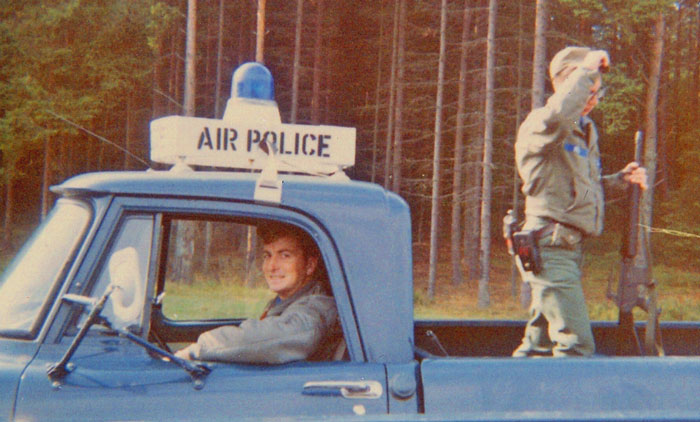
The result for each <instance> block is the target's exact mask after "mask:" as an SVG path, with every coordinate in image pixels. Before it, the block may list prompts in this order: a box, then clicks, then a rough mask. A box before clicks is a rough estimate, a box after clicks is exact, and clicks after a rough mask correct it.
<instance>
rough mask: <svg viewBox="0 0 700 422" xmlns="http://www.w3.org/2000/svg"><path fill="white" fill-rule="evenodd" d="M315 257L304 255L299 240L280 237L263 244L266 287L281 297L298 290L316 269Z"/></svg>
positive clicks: (285, 297)
mask: <svg viewBox="0 0 700 422" xmlns="http://www.w3.org/2000/svg"><path fill="white" fill-rule="evenodd" d="M316 264H317V258H315V257H306V256H304V250H303V249H302V248H301V244H300V242H299V241H298V240H297V239H296V238H294V237H290V236H283V237H280V238H278V239H276V240H274V241H272V242H270V243H268V244H266V245H264V246H263V264H262V269H263V274H264V275H265V281H266V282H267V285H268V287H269V288H270V290H272V291H273V292H275V293H277V294H278V295H279V296H280V297H281V298H282V299H287V298H288V297H290V296H292V295H293V294H294V293H296V292H297V291H299V289H301V288H302V287H303V286H304V285H305V284H306V283H307V282H308V281H309V280H310V277H311V275H312V274H313V272H314V270H315V269H316Z"/></svg>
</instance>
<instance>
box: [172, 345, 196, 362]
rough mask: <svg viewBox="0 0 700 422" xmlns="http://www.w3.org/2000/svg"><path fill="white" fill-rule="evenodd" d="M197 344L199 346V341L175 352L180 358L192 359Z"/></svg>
mask: <svg viewBox="0 0 700 422" xmlns="http://www.w3.org/2000/svg"><path fill="white" fill-rule="evenodd" d="M196 346H197V343H193V344H190V345H189V346H187V347H185V348H184V349H180V350H178V351H177V352H175V356H177V357H179V358H180V359H188V360H192V352H193V351H194V348H195V347H196Z"/></svg>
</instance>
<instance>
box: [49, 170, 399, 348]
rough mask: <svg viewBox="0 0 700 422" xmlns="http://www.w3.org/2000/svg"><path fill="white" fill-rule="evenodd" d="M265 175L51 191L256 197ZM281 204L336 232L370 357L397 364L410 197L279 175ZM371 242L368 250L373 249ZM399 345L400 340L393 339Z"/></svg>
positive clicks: (121, 181) (93, 177)
mask: <svg viewBox="0 0 700 422" xmlns="http://www.w3.org/2000/svg"><path fill="white" fill-rule="evenodd" d="M260 177H261V174H260V173H259V172H258V173H250V172H232V171H187V170H185V171H172V170H171V171H153V170H148V171H131V172H100V173H88V174H83V175H79V176H75V177H73V178H71V179H68V180H66V181H65V182H63V183H62V184H60V185H57V186H54V187H52V191H53V192H55V193H57V194H60V195H63V196H83V197H85V196H87V197H89V196H102V195H117V196H120V195H125V196H144V197H148V198H158V197H161V198H166V197H168V198H187V199H202V200H224V201H239V202H240V201H244V202H255V197H254V195H255V188H256V182H257V180H258V178H260ZM278 180H280V181H281V183H282V195H281V199H280V203H279V204H273V205H274V206H279V207H283V208H286V209H290V210H294V211H297V212H299V213H302V214H304V215H306V216H308V217H310V218H311V219H312V220H314V221H315V222H317V223H318V225H319V226H321V227H322V228H323V229H324V230H326V231H327V232H328V233H330V234H332V236H330V237H331V238H332V239H333V241H334V244H333V247H334V248H336V249H337V250H338V252H339V253H338V256H340V257H342V263H341V265H342V266H343V270H344V274H345V277H346V284H347V288H348V290H349V293H350V297H351V298H364V299H366V300H354V301H353V303H352V306H353V310H354V312H355V317H356V318H357V319H358V320H359V322H360V324H359V326H360V327H362V329H363V332H362V333H361V334H362V336H361V338H363V341H364V347H365V353H366V355H367V359H368V360H370V361H385V362H387V361H389V362H392V361H393V362H400V361H407V360H410V359H412V351H411V349H410V348H406V347H391V345H396V344H406V342H408V343H410V344H413V274H412V268H413V265H412V264H413V263H412V251H411V220H410V213H409V208H408V205H407V204H406V202H405V201H404V200H403V199H402V198H401V197H399V196H398V195H396V194H395V193H393V192H390V191H387V190H385V189H384V188H382V187H381V186H378V185H376V184H372V183H367V182H361V181H352V180H349V179H347V178H344V177H343V178H337V179H336V178H333V177H318V176H308V175H296V174H280V175H279V176H278ZM370 246H371V247H370ZM396 342H400V343H396Z"/></svg>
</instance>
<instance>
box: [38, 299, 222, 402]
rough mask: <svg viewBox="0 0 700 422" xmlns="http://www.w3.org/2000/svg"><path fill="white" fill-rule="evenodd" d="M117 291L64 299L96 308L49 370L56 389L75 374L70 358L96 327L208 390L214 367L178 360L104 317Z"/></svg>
mask: <svg viewBox="0 0 700 422" xmlns="http://www.w3.org/2000/svg"><path fill="white" fill-rule="evenodd" d="M113 291H114V287H113V286H110V287H108V288H107V291H106V292H105V293H104V294H103V295H102V297H100V298H99V299H98V300H95V299H93V298H89V297H85V296H80V295H74V294H65V295H63V297H62V299H63V300H64V301H66V302H69V303H73V304H78V305H82V306H89V307H92V309H91V310H90V313H89V314H88V317H87V319H86V320H85V323H84V324H83V326H82V327H80V330H79V331H78V334H76V336H75V338H73V341H72V342H71V344H70V346H69V347H68V350H66V353H65V354H64V355H63V357H62V358H61V360H59V361H58V362H56V363H54V364H53V365H51V366H49V368H48V369H47V371H46V373H47V375H48V377H49V379H50V380H51V382H52V383H53V385H54V387H59V386H60V385H61V381H62V380H63V378H65V377H66V375H68V374H69V373H70V372H72V371H73V369H74V368H72V367H71V365H69V362H70V359H71V358H72V357H73V354H75V351H76V350H77V349H78V346H79V345H80V343H81V342H82V340H83V338H84V337H85V335H86V334H87V332H88V330H89V329H90V327H92V326H93V325H95V324H100V325H103V326H105V327H107V328H108V329H110V330H112V331H113V332H116V333H117V334H118V335H120V336H122V337H125V338H127V339H129V340H130V341H132V342H134V343H136V344H138V345H139V346H141V347H143V348H144V349H146V350H147V351H149V352H152V353H155V354H157V355H159V356H161V357H163V358H166V359H165V360H167V361H169V362H172V363H174V364H175V365H177V366H179V367H181V368H182V369H184V370H185V371H186V372H187V373H188V374H189V375H190V377H191V378H192V382H193V385H194V388H195V389H197V390H199V389H201V388H202V387H204V379H205V378H206V376H207V375H209V373H210V372H211V368H209V367H208V366H206V365H204V364H198V363H193V362H191V361H189V360H187V359H183V358H180V357H177V356H175V355H174V354H172V353H170V352H167V351H165V350H163V349H161V348H160V347H157V346H154V345H153V344H151V343H149V342H147V341H146V340H144V339H142V338H141V337H138V336H136V335H134V334H133V333H131V332H129V331H127V330H125V329H119V328H115V327H113V326H112V324H111V323H110V322H109V321H108V320H107V319H105V318H104V317H102V315H101V313H102V310H103V309H104V307H105V303H106V302H107V299H108V298H109V295H110V294H111V293H112V292H113Z"/></svg>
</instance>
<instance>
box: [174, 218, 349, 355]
mask: <svg viewBox="0 0 700 422" xmlns="http://www.w3.org/2000/svg"><path fill="white" fill-rule="evenodd" d="M258 235H259V236H260V237H261V238H262V241H263V264H262V270H263V274H264V276H265V281H266V282H267V285H268V287H269V289H270V290H272V291H273V292H275V293H276V294H277V296H276V297H275V298H274V299H273V300H271V301H270V303H268V305H267V307H266V308H265V311H264V312H263V314H262V316H261V317H260V319H248V320H245V321H243V322H242V323H241V324H240V325H239V326H223V327H219V328H216V329H213V330H211V331H207V332H205V333H203V334H201V335H200V336H199V339H198V340H197V342H196V343H194V344H191V345H190V346H188V347H186V348H184V349H182V350H180V351H178V352H177V353H176V355H177V356H179V357H181V358H185V359H197V360H207V361H221V362H238V363H267V364H279V363H287V362H292V361H297V360H304V359H307V360H329V359H330V358H331V357H332V354H333V352H334V351H335V349H336V347H337V346H338V344H339V342H340V340H341V339H342V331H341V329H340V322H339V320H338V311H337V309H336V305H335V299H334V298H333V297H332V296H331V293H330V291H329V287H328V286H327V281H326V280H325V271H321V269H322V266H323V264H322V263H321V257H320V255H319V252H318V248H317V247H316V244H315V243H314V241H313V240H312V239H311V237H310V236H309V235H308V234H307V233H306V232H304V231H303V230H301V229H299V228H297V227H295V226H291V225H286V224H280V223H266V224H264V225H261V226H259V227H258Z"/></svg>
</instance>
